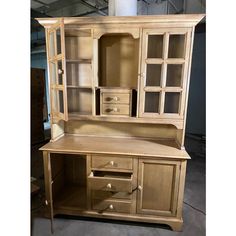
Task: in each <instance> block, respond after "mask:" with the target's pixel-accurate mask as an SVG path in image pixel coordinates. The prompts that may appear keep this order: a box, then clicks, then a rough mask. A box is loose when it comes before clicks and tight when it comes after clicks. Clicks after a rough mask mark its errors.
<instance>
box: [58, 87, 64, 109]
mask: <svg viewBox="0 0 236 236" xmlns="http://www.w3.org/2000/svg"><path fill="white" fill-rule="evenodd" d="M58 92H59V112H60V113H64V101H63V91H61V90H59V91H58Z"/></svg>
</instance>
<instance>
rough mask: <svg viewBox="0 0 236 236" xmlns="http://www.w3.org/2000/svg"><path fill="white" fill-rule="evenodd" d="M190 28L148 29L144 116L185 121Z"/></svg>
mask: <svg viewBox="0 0 236 236" xmlns="http://www.w3.org/2000/svg"><path fill="white" fill-rule="evenodd" d="M190 34H191V31H190V30H189V29H177V28H176V29H163V30H162V29H144V30H143V41H142V42H143V43H142V58H141V75H140V77H141V84H140V107H139V116H140V117H159V118H168V117H170V118H183V113H184V109H183V108H184V101H185V88H186V77H187V76H186V75H187V68H188V65H187V62H188V56H189V48H190V47H189V45H190V36H191V35H190Z"/></svg>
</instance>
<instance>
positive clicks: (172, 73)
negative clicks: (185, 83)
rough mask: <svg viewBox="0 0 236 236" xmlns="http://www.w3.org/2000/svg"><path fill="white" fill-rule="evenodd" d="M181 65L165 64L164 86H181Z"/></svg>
mask: <svg viewBox="0 0 236 236" xmlns="http://www.w3.org/2000/svg"><path fill="white" fill-rule="evenodd" d="M181 77H182V65H181V64H179V65H173V64H168V65H167V75H166V86H169V87H181Z"/></svg>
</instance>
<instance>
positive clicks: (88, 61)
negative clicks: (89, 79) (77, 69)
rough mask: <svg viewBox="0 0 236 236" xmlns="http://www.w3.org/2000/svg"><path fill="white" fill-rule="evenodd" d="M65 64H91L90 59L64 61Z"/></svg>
mask: <svg viewBox="0 0 236 236" xmlns="http://www.w3.org/2000/svg"><path fill="white" fill-rule="evenodd" d="M66 62H67V63H81V64H91V63H92V60H91V59H66Z"/></svg>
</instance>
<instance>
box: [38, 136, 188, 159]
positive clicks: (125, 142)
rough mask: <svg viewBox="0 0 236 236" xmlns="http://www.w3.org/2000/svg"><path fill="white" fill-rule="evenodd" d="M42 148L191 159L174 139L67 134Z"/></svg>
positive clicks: (74, 151) (71, 151)
mask: <svg viewBox="0 0 236 236" xmlns="http://www.w3.org/2000/svg"><path fill="white" fill-rule="evenodd" d="M40 150H43V151H44V150H45V151H50V152H58V153H86V154H93V153H95V154H109V155H115V154H118V155H125V156H127V155H128V156H145V157H157V158H158V157H165V158H176V159H189V155H188V154H187V152H186V151H184V150H179V149H178V146H177V144H176V143H175V142H174V141H173V140H154V139H150V140H149V139H138V138H127V139H125V138H111V137H108V138H105V137H92V136H74V135H65V136H64V137H62V138H61V139H59V140H57V141H55V142H53V143H48V144H46V145H44V146H43V147H41V148H40ZM121 157H122V156H121Z"/></svg>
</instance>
